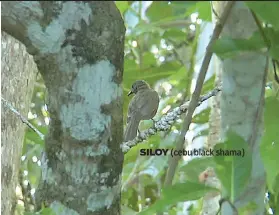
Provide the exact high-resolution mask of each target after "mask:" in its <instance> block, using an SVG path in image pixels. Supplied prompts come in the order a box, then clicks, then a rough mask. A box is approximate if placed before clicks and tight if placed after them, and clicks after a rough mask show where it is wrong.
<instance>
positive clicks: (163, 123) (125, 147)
mask: <svg viewBox="0 0 279 215" xmlns="http://www.w3.org/2000/svg"><path fill="white" fill-rule="evenodd" d="M219 91H221V89H220V87H217V88H215V89H214V90H212V91H210V92H209V93H207V94H205V95H203V96H201V97H200V99H199V101H198V104H197V106H199V105H201V103H202V102H204V101H205V100H207V99H209V98H210V97H212V96H216V95H217V93H218V92H219ZM188 107H189V102H186V103H184V104H183V105H181V106H180V107H176V108H174V109H173V110H172V111H170V112H168V113H167V114H166V115H163V116H162V118H161V119H160V120H158V121H157V122H155V124H154V125H153V127H152V128H149V129H147V130H145V131H143V132H140V134H139V135H138V136H137V137H136V138H135V139H134V140H131V141H128V142H124V143H123V144H122V145H121V148H122V151H123V152H124V153H127V152H128V151H129V150H130V149H131V148H132V147H134V146H136V145H137V144H138V143H140V142H143V141H144V140H146V139H147V138H148V137H150V136H152V135H155V134H156V133H157V132H158V131H167V130H169V129H170V128H171V126H172V125H173V124H174V123H175V120H176V119H177V118H178V117H179V116H180V115H181V114H183V113H185V112H186V111H187V110H188Z"/></svg>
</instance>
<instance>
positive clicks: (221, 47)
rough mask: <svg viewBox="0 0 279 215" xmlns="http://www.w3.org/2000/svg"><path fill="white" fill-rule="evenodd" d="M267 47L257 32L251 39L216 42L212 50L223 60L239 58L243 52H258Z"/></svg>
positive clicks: (224, 38)
mask: <svg viewBox="0 0 279 215" xmlns="http://www.w3.org/2000/svg"><path fill="white" fill-rule="evenodd" d="M263 47H265V44H264V42H263V39H262V37H261V35H260V34H259V32H255V33H254V34H253V35H252V36H251V37H250V38H249V39H247V40H246V39H232V38H230V37H223V38H220V39H218V40H216V41H215V43H214V44H213V47H212V50H213V52H214V53H215V54H217V55H218V56H219V57H221V58H230V57H235V56H237V55H238V54H239V53H240V52H241V51H257V50H260V49H261V48H263Z"/></svg>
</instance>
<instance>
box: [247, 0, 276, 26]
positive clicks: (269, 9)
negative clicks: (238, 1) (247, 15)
mask: <svg viewBox="0 0 279 215" xmlns="http://www.w3.org/2000/svg"><path fill="white" fill-rule="evenodd" d="M246 5H247V6H248V7H249V8H250V9H251V10H252V11H254V12H255V14H256V15H257V16H258V17H259V18H260V19H261V20H263V21H265V22H267V23H268V24H271V25H272V26H273V27H274V28H276V29H278V30H279V22H278V9H279V2H277V1H274V2H272V1H268V2H267V1H246Z"/></svg>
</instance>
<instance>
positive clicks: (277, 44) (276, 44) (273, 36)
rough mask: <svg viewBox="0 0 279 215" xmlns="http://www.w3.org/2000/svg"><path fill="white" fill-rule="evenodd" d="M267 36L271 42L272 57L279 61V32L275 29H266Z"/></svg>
mask: <svg viewBox="0 0 279 215" xmlns="http://www.w3.org/2000/svg"><path fill="white" fill-rule="evenodd" d="M265 32H266V35H267V37H268V39H269V41H270V55H271V56H272V57H273V58H274V59H277V60H278V59H279V31H275V30H274V29H273V28H266V29H265Z"/></svg>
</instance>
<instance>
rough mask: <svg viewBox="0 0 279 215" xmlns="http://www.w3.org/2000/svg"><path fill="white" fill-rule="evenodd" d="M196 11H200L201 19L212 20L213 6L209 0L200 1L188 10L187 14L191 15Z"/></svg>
mask: <svg viewBox="0 0 279 215" xmlns="http://www.w3.org/2000/svg"><path fill="white" fill-rule="evenodd" d="M195 12H198V14H199V16H198V17H199V18H200V19H202V20H204V21H208V22H211V6H210V2H209V1H198V2H197V3H196V4H195V5H193V6H191V7H190V8H189V10H187V12H186V15H187V16H189V15H191V14H192V13H195Z"/></svg>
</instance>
